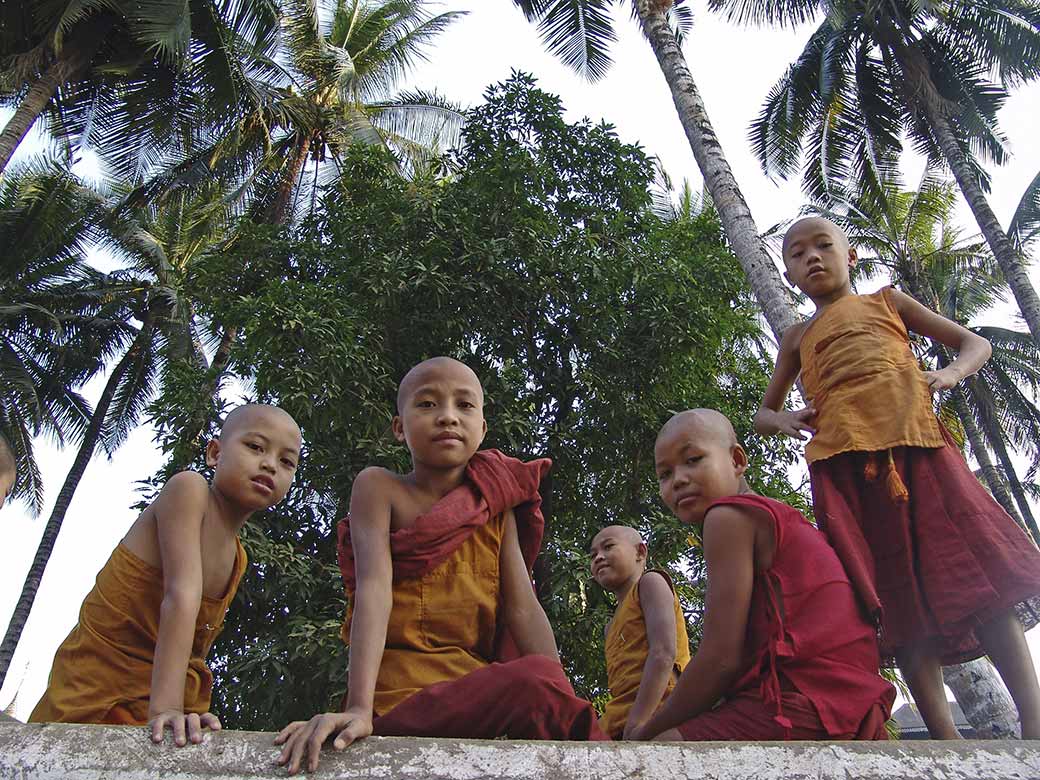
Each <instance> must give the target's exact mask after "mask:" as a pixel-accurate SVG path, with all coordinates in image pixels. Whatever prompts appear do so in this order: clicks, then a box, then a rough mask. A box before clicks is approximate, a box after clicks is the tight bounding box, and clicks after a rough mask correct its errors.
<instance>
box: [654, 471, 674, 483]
mask: <svg viewBox="0 0 1040 780" xmlns="http://www.w3.org/2000/svg"><path fill="white" fill-rule="evenodd" d="M670 476H672V472H670V471H661V472H659V473H658V475H657V481H658V482H664V481H665V480H666V479H668V477H670Z"/></svg>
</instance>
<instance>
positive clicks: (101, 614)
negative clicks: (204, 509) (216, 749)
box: [29, 542, 246, 725]
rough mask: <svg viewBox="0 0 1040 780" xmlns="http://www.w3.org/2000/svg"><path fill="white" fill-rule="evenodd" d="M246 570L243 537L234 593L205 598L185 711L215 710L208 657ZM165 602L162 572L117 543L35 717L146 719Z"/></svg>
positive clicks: (80, 720)
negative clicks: (163, 602)
mask: <svg viewBox="0 0 1040 780" xmlns="http://www.w3.org/2000/svg"><path fill="white" fill-rule="evenodd" d="M245 569H246V551H245V550H244V549H243V548H242V544H241V542H239V543H238V550H237V552H236V554H235V564H234V568H233V569H232V572H231V578H230V579H229V581H228V588H227V592H226V593H225V594H224V596H223V597H221V598H209V597H207V596H203V597H202V602H201V603H200V605H199V614H198V617H197V618H196V620H195V639H194V641H193V642H192V647H191V659H190V660H189V661H188V670H187V674H186V675H185V678H184V711H185V712H198V713H202V712H207V711H208V710H209V706H210V693H211V692H212V690H213V673H212V672H210V670H209V667H208V666H206V660H205V659H206V655H207V653H209V649H210V647H211V646H212V645H213V640H215V639H216V638H217V634H219V633H220V629H221V628H222V627H223V625H224V613H225V612H227V608H228V605H229V604H230V603H231V599H232V598H233V597H234V595H235V591H236V590H238V583H239V580H241V579H242V574H243V572H245ZM162 600H163V578H162V571H161V570H160V569H158V568H156V567H155V566H152V565H150V564H148V563H146V562H145V561H142V560H141V559H140V558H138V557H137V556H136V555H134V554H133V553H132V552H130V550H128V549H127V548H126V547H125V546H124V545H122V544H120V545H119V546H118V547H116V549H115V550H114V551H113V552H112V555H111V557H110V558H109V559H108V562H107V563H106V564H105V566H104V568H103V569H101V571H100V572H99V573H98V576H97V583H96V584H95V585H94V588H93V589H92V590H91V591H90V593H88V594H87V598H86V599H85V600H84V601H83V606H82V607H80V611H79V622H78V623H77V624H76V627H75V628H73V629H72V632H71V633H70V634H69V635H68V637H66V639H65V641H64V642H62V644H61V647H59V648H58V652H57V654H56V655H55V656H54V665H53V666H52V667H51V676H50V680H49V681H48V683H47V690H46V692H44V694H43V698H42V699H41V700H40V702H39V704H37V705H36V709H34V710H33V713H32V715H31V716H30V718H29V720H31V721H34V722H53V721H62V722H67V723H116V724H126V725H144V724H146V723H147V722H148V699H149V696H150V694H151V687H152V660H153V657H154V655H155V642H156V638H157V637H158V635H159V609H160V606H161V605H162Z"/></svg>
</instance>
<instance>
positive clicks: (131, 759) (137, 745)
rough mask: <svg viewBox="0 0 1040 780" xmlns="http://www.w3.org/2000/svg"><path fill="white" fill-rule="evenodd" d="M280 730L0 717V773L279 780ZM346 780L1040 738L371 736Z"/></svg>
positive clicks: (931, 763)
mask: <svg viewBox="0 0 1040 780" xmlns="http://www.w3.org/2000/svg"><path fill="white" fill-rule="evenodd" d="M272 738H273V735H272V734H258V733H249V732H235V731H225V732H221V733H218V734H212V735H208V736H207V738H206V741H205V742H204V743H203V744H202V745H195V746H190V747H185V748H172V747H169V746H167V747H157V746H155V745H153V744H152V743H151V742H150V740H149V739H148V736H147V734H146V733H145V730H144V729H143V728H119V727H109V726H70V725H59V724H51V725H45V726H44V725H22V724H18V723H9V722H0V778H3V779H4V780H30V779H31V780H43V779H44V778H54V779H55V780H59V779H60V780H101V778H113V779H114V778H120V780H145V779H146V778H147V779H148V780H152V779H153V778H154V779H155V780H158V779H159V778H162V779H163V780H202V779H204V778H222V779H223V778H226V779H227V780H237V779H238V778H253V777H283V776H285V770H283V769H281V768H279V767H277V766H275V764H274V759H275V757H276V756H277V755H278V751H277V750H276V749H275V748H274V746H273V745H272V744H271V740H272ZM309 777H315V778H339V779H340V780H377V779H378V780H413V779H414V780H488V779H489V778H511V779H514V780H535V778H538V779H539V780H541V779H542V778H552V780H622V778H640V780H642V779H644V778H645V780H667V779H668V778H705V779H706V780H737V779H738V778H739V779H740V780H752V779H753V780H774V779H775V780H781V778H782V780H832V779H833V780H910V779H911V778H912V779H913V780H940V779H941V780H969V779H970V780H1040V742H997V741H992V742H906V743H899V742H889V743H864V742H858V743H857V742H842V743H819V742H789V743H778V742H760V743H724V742H709V743H699V744H693V743H690V744H646V743H640V744H634V743H616V744H609V743H607V744H604V743H599V744H590V743H581V742H508V741H494V742H483V741H478V740H433V739H402V738H397V739H393V738H378V737H370V738H368V739H366V740H364V741H363V742H361V743H359V744H358V745H356V746H353V747H351V748H350V749H348V750H346V751H343V752H342V753H336V752H334V751H329V752H328V753H327V754H325V755H324V756H323V760H322V764H321V767H320V768H319V769H318V771H317V772H316V773H314V774H313V775H309Z"/></svg>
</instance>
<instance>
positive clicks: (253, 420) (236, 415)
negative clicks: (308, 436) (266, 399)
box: [220, 404, 302, 438]
mask: <svg viewBox="0 0 1040 780" xmlns="http://www.w3.org/2000/svg"><path fill="white" fill-rule="evenodd" d="M270 421H275V422H277V423H278V424H282V425H287V426H289V427H291V428H292V429H295V431H296V433H297V435H300V426H299V425H297V424H296V420H294V419H293V418H292V415H291V414H289V413H288V412H287V411H285V410H284V409H282V408H281V407H279V406H274V405H272V404H242V405H241V406H236V407H235V408H234V409H232V410H231V411H230V412H228V415H227V417H225V418H224V424H223V425H222V426H220V435H221V436H227V435H229V434H230V433H232V432H234V431H236V430H238V429H239V428H243V427H247V426H258V427H262V426H263V425H264V423H266V422H270ZM301 438H302V437H301Z"/></svg>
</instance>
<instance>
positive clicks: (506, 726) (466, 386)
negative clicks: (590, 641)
mask: <svg viewBox="0 0 1040 780" xmlns="http://www.w3.org/2000/svg"><path fill="white" fill-rule="evenodd" d="M483 405H484V393H483V389H482V388H481V385H480V382H479V381H478V380H477V377H476V375H475V374H474V373H473V372H472V371H471V370H470V369H469V368H467V367H466V366H465V365H463V364H462V363H459V362H458V361H455V360H451V359H449V358H433V359H431V360H427V361H425V362H424V363H420V364H419V365H418V366H416V367H414V368H413V369H412V370H411V371H409V372H408V374H407V375H405V377H404V379H403V380H402V381H401V385H400V388H399V390H398V395H397V408H398V415H397V416H396V417H394V420H393V430H394V435H395V436H396V437H397V439H398V440H399V441H403V442H404V443H405V444H407V446H408V449H409V451H410V452H411V456H412V465H413V470H412V471H411V472H410V473H408V474H404V475H400V474H395V473H393V472H390V471H387V470H385V469H381V468H368V469H365V470H364V471H362V472H361V473H360V474H359V475H358V477H357V479H355V481H354V487H353V490H352V493H351V499H350V516H349V518H347V519H346V520H344V521H343V522H342V523H341V524H340V548H339V555H340V565H341V568H342V570H343V577H344V583H345V585H346V589H347V594H348V597H349V598H350V602H351V608H350V610H349V612H348V616H347V621H346V623H345V625H344V635H345V636H346V637H347V638H348V641H349V644H350V649H351V652H350V669H349V676H348V689H347V696H346V707H345V710H344V711H343V712H335V713H325V714H323V715H317V716H315V717H314V718H312V719H311V720H310V721H307V722H304V721H298V722H295V723H291V724H289V725H288V726H286V728H284V729H283V730H282V732H281V733H280V734H279V735H278V737H277V738H276V740H275V742H276V744H284V748H283V750H282V753H281V756H280V758H279V760H278V762H279V763H280V764H285V765H288V769H289V773H290V774H295V773H296V772H297V771H299V769H300V766H301V765H302V764H303V763H304V761H306V765H307V768H308V769H310V770H313V769H315V768H316V767H317V765H318V756H319V752H320V749H321V745H322V743H323V742H324V741H325V739H326V738H328V737H330V736H333V735H335V740H334V742H333V747H334V748H335V749H337V750H342V749H343V748H345V747H346V746H347V745H349V744H350V743H352V742H353V741H354V740H356V739H360V738H362V737H365V736H367V735H369V734H377V735H383V736H424V737H433V736H440V737H471V738H472V737H475V738H493V737H499V736H508V737H511V738H513V739H605V737H604V735H603V734H602V732H601V731H600V730H599V728H598V726H597V723H596V713H595V710H593V708H592V706H591V705H590V704H589V703H588V702H586V701H583V700H581V699H579V698H578V697H577V696H575V695H574V691H573V689H572V688H571V685H570V683H569V682H568V680H567V677H566V675H565V674H564V673H563V669H562V668H561V666H560V662H559V656H558V654H557V651H556V643H555V639H554V638H553V634H552V629H551V627H550V626H549V621H548V619H547V618H546V616H545V612H544V611H543V610H542V608H541V605H540V604H539V603H538V600H537V598H536V597H535V594H534V590H533V588H532V586H531V576H530V572H531V567H532V566H533V564H534V559H535V556H536V555H537V552H538V548H539V546H540V544H541V535H542V526H543V520H542V516H541V513H540V511H539V503H540V502H539V496H538V483H539V481H540V479H541V476H542V474H543V473H544V472H545V471H547V470H548V468H549V466H550V464H549V461H547V460H539V461H533V462H531V463H526V464H525V463H521V462H520V461H518V460H515V459H513V458H507V457H505V456H504V455H502V454H501V453H499V452H497V451H495V450H489V451H486V452H477V451H476V450H477V447H478V446H479V445H480V443H481V441H483V439H484V434H485V432H486V431H487V424H486V423H485V421H484V412H483ZM503 639H505V640H506V641H505V642H503ZM505 647H508V648H509V651H504V650H503V648H505ZM517 655H519V658H517V657H516V656H517ZM509 656H511V657H512V659H513V660H506V658H507V657H509Z"/></svg>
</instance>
